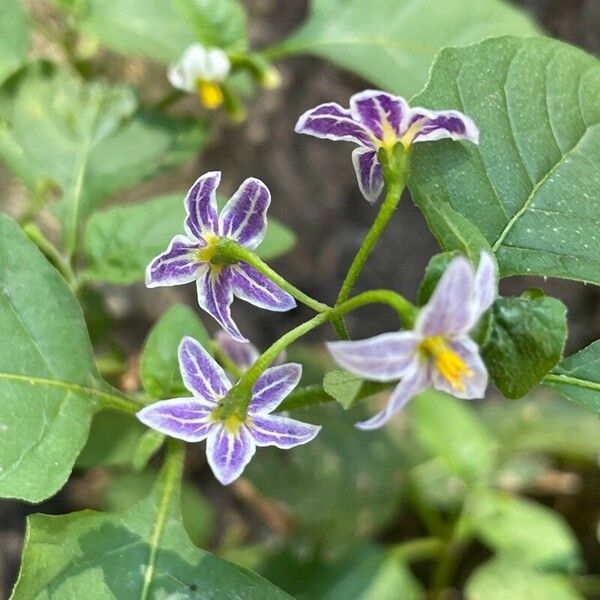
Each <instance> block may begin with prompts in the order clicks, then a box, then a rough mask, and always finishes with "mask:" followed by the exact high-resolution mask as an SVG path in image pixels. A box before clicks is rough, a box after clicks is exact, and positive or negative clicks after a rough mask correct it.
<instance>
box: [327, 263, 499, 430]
mask: <svg viewBox="0 0 600 600" xmlns="http://www.w3.org/2000/svg"><path fill="white" fill-rule="evenodd" d="M496 294H497V277H496V264H495V262H494V259H493V258H492V257H491V256H490V255H489V254H487V253H485V252H482V253H481V258H480V260H479V267H478V268H477V272H475V271H474V269H473V266H472V265H471V263H470V262H468V261H467V260H466V259H465V258H463V257H462V256H459V257H457V258H455V259H453V260H452V262H451V263H450V264H449V265H448V268H447V269H446V272H445V273H444V275H443V276H442V278H441V279H440V281H439V283H438V284H437V286H436V288H435V291H434V293H433V295H432V296H431V298H430V300H429V302H428V303H427V304H426V305H425V306H424V307H423V308H422V309H421V311H420V312H419V316H418V317H417V321H416V323H415V327H414V329H413V330H412V331H400V332H394V333H384V334H382V335H378V336H375V337H373V338H370V339H367V340H361V341H357V342H331V343H329V344H328V348H329V351H330V352H331V354H332V356H333V358H334V359H335V360H336V361H337V362H338V363H339V364H340V365H341V366H342V367H344V368H345V369H347V370H348V371H350V372H352V373H355V374H357V375H359V376H361V377H364V378H365V379H371V380H373V381H384V382H385V381H396V380H397V379H401V381H400V383H399V384H398V385H397V386H396V388H395V389H394V391H393V392H392V394H391V396H390V399H389V402H388V404H387V406H386V408H385V409H384V410H383V411H381V412H380V413H379V414H377V415H376V416H375V417H373V418H372V419H369V420H368V421H364V422H362V423H357V427H358V428H359V429H377V428H378V427H381V426H382V425H383V424H384V423H387V421H389V420H390V419H391V418H392V417H393V416H394V415H395V414H396V413H397V412H398V411H399V410H400V409H401V408H402V407H403V406H404V405H405V404H406V403H407V402H408V401H409V400H410V399H411V398H412V397H413V396H415V395H416V394H418V393H420V392H422V391H423V390H425V389H426V388H428V387H434V388H436V389H438V390H441V391H443V392H448V393H450V394H452V395H454V396H456V397H457V398H469V399H470V398H482V397H483V395H484V393H485V389H486V387H487V382H488V374H487V369H486V368H485V365H484V364H483V361H482V360H481V357H480V355H479V347H478V346H477V344H476V343H475V342H474V341H473V340H472V339H471V338H470V337H469V335H468V334H469V332H470V331H471V330H472V329H473V327H475V325H476V324H477V322H478V321H479V319H480V317H481V315H482V314H483V313H484V312H485V311H486V310H487V309H488V308H489V307H490V306H491V305H492V303H493V302H494V299H495V298H496Z"/></svg>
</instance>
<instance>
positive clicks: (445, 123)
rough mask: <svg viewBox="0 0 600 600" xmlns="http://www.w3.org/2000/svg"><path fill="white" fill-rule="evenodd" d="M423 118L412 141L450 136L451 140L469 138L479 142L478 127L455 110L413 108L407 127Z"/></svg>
mask: <svg viewBox="0 0 600 600" xmlns="http://www.w3.org/2000/svg"><path fill="white" fill-rule="evenodd" d="M421 119H422V120H423V121H422V123H421V126H420V127H419V131H418V132H417V134H416V135H415V137H414V140H413V141H414V142H430V141H435V140H441V139H444V138H450V139H452V140H469V141H470V142H473V143H474V144H479V129H478V128H477V125H475V123H474V122H473V120H472V119H471V118H470V117H467V115H464V114H463V113H461V112H459V111H457V110H440V111H434V110H427V109H426V108H413V109H411V111H410V117H409V127H410V125H412V124H413V123H415V122H416V121H419V120H421Z"/></svg>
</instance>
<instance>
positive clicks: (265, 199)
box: [219, 177, 271, 250]
mask: <svg viewBox="0 0 600 600" xmlns="http://www.w3.org/2000/svg"><path fill="white" fill-rule="evenodd" d="M270 203H271V192H269V188H267V186H266V185H265V184H264V183H263V182H262V181H261V180H260V179H256V178H255V177H249V178H248V179H246V180H245V181H244V182H243V183H242V185H240V187H239V188H238V190H237V192H236V193H235V194H234V195H233V196H231V198H230V199H229V201H228V202H227V204H226V205H225V206H224V207H223V210H222V211H221V214H220V215H219V228H220V230H221V235H222V236H224V237H228V238H231V239H234V240H236V241H237V242H239V243H240V244H241V245H242V246H245V247H246V248H249V249H250V250H254V248H256V247H257V246H258V245H259V244H260V243H261V242H262V240H263V238H264V237H265V232H266V231H267V209H268V208H269V204H270Z"/></svg>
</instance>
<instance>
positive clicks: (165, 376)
mask: <svg viewBox="0 0 600 600" xmlns="http://www.w3.org/2000/svg"><path fill="white" fill-rule="evenodd" d="M186 335H189V336H191V337H193V338H194V339H196V340H198V341H199V342H200V344H201V345H202V346H203V347H204V348H206V349H207V350H208V351H209V352H211V344H212V342H211V339H210V337H209V335H208V332H207V331H206V329H205V328H204V325H202V321H200V319H199V317H198V315H197V314H196V313H195V312H194V311H193V310H192V309H191V308H189V307H188V306H185V305H184V304H175V305H173V306H172V307H171V308H169V310H168V311H167V312H166V313H165V314H164V315H163V316H162V317H161V318H160V320H159V321H158V322H157V323H156V324H155V325H154V327H153V328H152V330H151V331H150V334H149V335H148V337H147V339H146V341H145V343H144V349H143V350H142V358H141V360H140V378H141V380H142V385H143V386H144V389H145V390H146V392H148V394H149V395H150V396H152V397H153V398H176V397H179V396H182V395H183V396H190V395H191V393H190V392H189V391H188V390H187V389H186V388H185V386H184V385H183V380H182V378H181V373H180V371H179V360H178V358H177V352H178V349H179V344H180V342H181V340H182V339H183V338H184V336H186Z"/></svg>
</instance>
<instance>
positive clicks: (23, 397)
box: [0, 214, 110, 502]
mask: <svg viewBox="0 0 600 600" xmlns="http://www.w3.org/2000/svg"><path fill="white" fill-rule="evenodd" d="M0 331H2V343H1V344H0V431H1V442H0V496H2V497H9V498H21V499H23V500H28V501H30V502H39V501H41V500H43V499H44V498H47V497H49V496H51V495H52V494H54V493H55V492H57V491H58V490H59V489H60V488H61V487H62V486H63V485H64V483H65V481H66V480H67V478H68V477H69V474H70V472H71V469H72V467H73V463H74V462H75V459H76V457H77V455H78V454H79V452H80V451H81V449H82V448H83V446H84V444H85V441H86V438H87V435H88V430H89V427H90V422H91V420H92V415H93V413H94V411H95V410H96V408H97V407H98V405H99V403H100V402H101V400H102V399H103V398H104V397H106V396H110V393H109V392H108V391H105V390H107V389H108V386H105V384H103V383H102V382H101V381H100V378H99V376H98V374H97V372H96V367H95V365H94V358H93V356H92V348H91V344H90V341H89V338H88V335H87V331H86V329H85V323H84V320H83V315H82V313H81V309H80V307H79V305H78V304H77V301H76V300H75V298H74V296H73V295H72V293H71V291H70V290H69V288H68V287H67V284H66V283H65V281H64V279H63V278H62V277H61V276H60V275H59V274H58V272H57V271H56V270H55V269H54V268H53V267H52V266H50V264H49V263H48V262H47V261H46V259H45V258H44V257H43V256H42V254H41V253H40V252H39V250H38V249H37V248H36V247H35V246H34V245H33V243H32V242H30V241H29V239H28V238H27V236H26V235H25V234H24V233H23V232H22V231H21V229H20V228H19V226H18V225H17V224H16V223H15V222H14V221H12V220H11V219H10V218H9V217H8V216H6V215H3V214H0Z"/></svg>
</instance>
